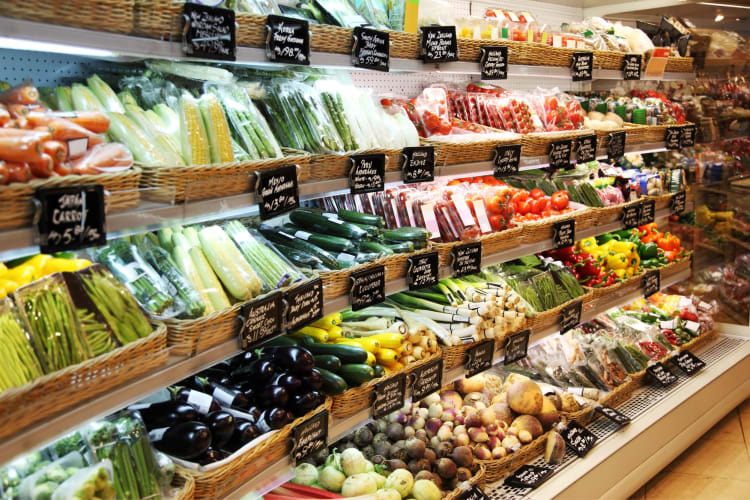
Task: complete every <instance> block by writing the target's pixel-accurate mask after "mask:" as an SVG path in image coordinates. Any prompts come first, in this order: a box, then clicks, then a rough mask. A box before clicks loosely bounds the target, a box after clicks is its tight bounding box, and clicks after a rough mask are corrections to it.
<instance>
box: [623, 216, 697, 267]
mask: <svg viewBox="0 0 750 500" xmlns="http://www.w3.org/2000/svg"><path fill="white" fill-rule="evenodd" d="M638 231H639V233H638V234H635V233H634V235H633V239H635V238H636V237H638V238H640V243H641V244H640V245H639V248H643V249H644V250H646V249H648V251H649V253H648V254H647V259H654V258H656V259H657V261H656V262H648V263H644V267H654V266H657V265H664V264H666V263H669V262H674V261H680V260H682V259H684V258H685V257H687V256H689V255H690V253H689V252H687V251H686V250H685V249H683V248H682V245H681V243H680V239H679V238H678V237H677V236H675V235H674V234H672V233H670V232H668V231H667V232H662V231H659V226H658V225H657V224H656V223H651V224H646V225H645V226H639V227H638ZM653 244H655V245H656V254H655V255H654V251H653ZM664 260H666V261H667V262H664Z"/></svg>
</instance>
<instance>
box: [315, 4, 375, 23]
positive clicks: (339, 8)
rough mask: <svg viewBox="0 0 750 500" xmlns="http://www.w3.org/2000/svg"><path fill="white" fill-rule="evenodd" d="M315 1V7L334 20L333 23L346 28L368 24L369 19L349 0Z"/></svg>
mask: <svg viewBox="0 0 750 500" xmlns="http://www.w3.org/2000/svg"><path fill="white" fill-rule="evenodd" d="M313 3H314V5H315V7H317V8H318V9H319V10H321V11H322V12H323V13H324V14H325V15H327V16H328V18H329V19H330V20H331V21H333V22H332V23H331V24H335V25H337V26H343V27H344V28H354V27H356V26H365V25H367V24H368V21H367V19H365V18H364V17H362V16H361V15H360V14H359V13H358V12H357V11H356V10H354V8H353V7H352V6H351V5H349V3H348V2H347V0H325V1H322V0H313Z"/></svg>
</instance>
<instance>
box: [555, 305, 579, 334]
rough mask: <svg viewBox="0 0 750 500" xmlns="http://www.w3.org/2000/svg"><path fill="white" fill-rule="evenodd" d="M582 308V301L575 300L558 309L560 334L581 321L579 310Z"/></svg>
mask: <svg viewBox="0 0 750 500" xmlns="http://www.w3.org/2000/svg"><path fill="white" fill-rule="evenodd" d="M582 309H583V302H582V301H580V300H576V301H575V302H573V303H572V304H569V305H567V306H565V307H564V308H563V309H562V311H560V319H559V322H560V334H564V333H565V332H567V331H568V330H572V329H573V328H575V327H576V326H578V324H579V323H580V322H581V312H582Z"/></svg>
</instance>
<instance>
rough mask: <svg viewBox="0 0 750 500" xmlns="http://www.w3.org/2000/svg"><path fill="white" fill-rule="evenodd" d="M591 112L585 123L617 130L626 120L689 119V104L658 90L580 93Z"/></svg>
mask: <svg viewBox="0 0 750 500" xmlns="http://www.w3.org/2000/svg"><path fill="white" fill-rule="evenodd" d="M580 99H581V100H582V102H581V106H582V107H583V109H585V110H586V111H587V112H588V114H587V116H586V119H584V126H585V127H586V128H592V129H594V130H614V129H617V128H622V126H623V123H635V124H636V125H677V124H683V123H685V121H686V114H685V108H684V106H683V105H682V103H681V102H677V101H673V100H671V99H669V97H667V95H666V94H664V93H662V92H657V91H655V90H646V91H645V92H644V91H641V90H637V89H634V90H631V91H630V96H617V95H612V94H609V93H601V92H592V93H588V94H584V95H582V96H581V97H580Z"/></svg>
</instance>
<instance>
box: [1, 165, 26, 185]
mask: <svg viewBox="0 0 750 500" xmlns="http://www.w3.org/2000/svg"><path fill="white" fill-rule="evenodd" d="M6 166H7V167H8V182H29V181H30V180H31V170H30V169H29V166H28V165H27V164H26V163H6Z"/></svg>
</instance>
